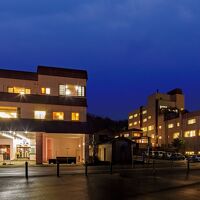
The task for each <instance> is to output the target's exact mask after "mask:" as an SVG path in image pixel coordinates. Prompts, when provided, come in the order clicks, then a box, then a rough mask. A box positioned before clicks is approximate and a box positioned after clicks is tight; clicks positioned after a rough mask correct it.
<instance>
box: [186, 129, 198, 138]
mask: <svg viewBox="0 0 200 200" xmlns="http://www.w3.org/2000/svg"><path fill="white" fill-rule="evenodd" d="M184 136H185V137H195V136H196V131H195V130H191V131H185V134H184Z"/></svg>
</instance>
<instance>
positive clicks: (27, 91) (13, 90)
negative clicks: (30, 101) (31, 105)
mask: <svg viewBox="0 0 200 200" xmlns="http://www.w3.org/2000/svg"><path fill="white" fill-rule="evenodd" d="M8 92H9V93H17V94H31V89H29V88H21V87H8Z"/></svg>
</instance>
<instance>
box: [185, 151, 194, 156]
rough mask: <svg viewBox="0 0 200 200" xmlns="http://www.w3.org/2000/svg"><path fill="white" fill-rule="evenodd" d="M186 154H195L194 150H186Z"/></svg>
mask: <svg viewBox="0 0 200 200" xmlns="http://www.w3.org/2000/svg"><path fill="white" fill-rule="evenodd" d="M185 154H186V155H194V151H186V152H185Z"/></svg>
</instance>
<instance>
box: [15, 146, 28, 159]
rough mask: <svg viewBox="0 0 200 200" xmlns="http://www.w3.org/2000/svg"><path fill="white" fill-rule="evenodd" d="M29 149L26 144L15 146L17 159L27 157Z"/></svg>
mask: <svg viewBox="0 0 200 200" xmlns="http://www.w3.org/2000/svg"><path fill="white" fill-rule="evenodd" d="M30 150H31V148H30V147H28V146H17V152H16V154H17V159H23V158H26V159H29V158H30Z"/></svg>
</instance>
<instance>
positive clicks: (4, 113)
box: [0, 107, 18, 119]
mask: <svg viewBox="0 0 200 200" xmlns="http://www.w3.org/2000/svg"><path fill="white" fill-rule="evenodd" d="M17 117H18V116H17V108H16V107H0V118H4V119H6V118H7V119H9V118H17Z"/></svg>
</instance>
